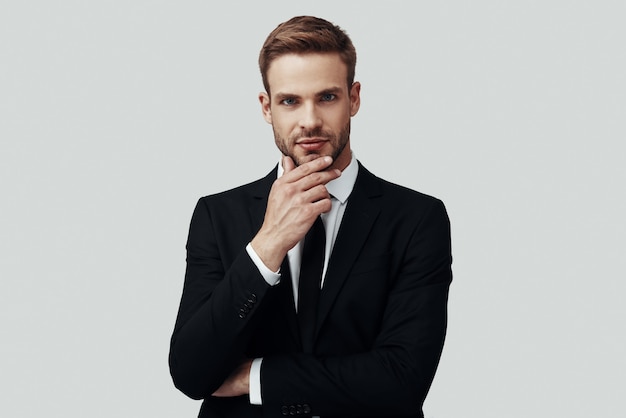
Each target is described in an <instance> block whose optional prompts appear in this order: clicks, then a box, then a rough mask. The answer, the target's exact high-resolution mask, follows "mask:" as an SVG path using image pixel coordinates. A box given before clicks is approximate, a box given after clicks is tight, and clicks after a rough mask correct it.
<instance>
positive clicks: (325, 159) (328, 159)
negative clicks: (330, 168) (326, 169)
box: [324, 155, 333, 163]
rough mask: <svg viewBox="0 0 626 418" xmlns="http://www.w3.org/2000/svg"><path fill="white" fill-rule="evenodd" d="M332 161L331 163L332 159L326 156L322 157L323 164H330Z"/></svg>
mask: <svg viewBox="0 0 626 418" xmlns="http://www.w3.org/2000/svg"><path fill="white" fill-rule="evenodd" d="M332 161H333V159H332V158H330V157H329V156H328V155H327V156H325V157H324V162H325V163H330V162H332Z"/></svg>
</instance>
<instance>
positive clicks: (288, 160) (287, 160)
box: [283, 155, 296, 174]
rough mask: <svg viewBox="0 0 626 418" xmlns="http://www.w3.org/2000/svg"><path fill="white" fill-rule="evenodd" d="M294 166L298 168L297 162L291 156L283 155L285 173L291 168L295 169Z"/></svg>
mask: <svg viewBox="0 0 626 418" xmlns="http://www.w3.org/2000/svg"><path fill="white" fill-rule="evenodd" d="M294 168H296V164H295V163H294V162H293V160H292V159H291V157H288V156H286V155H285V156H283V170H284V173H285V174H287V173H289V172H290V171H291V170H293V169H294Z"/></svg>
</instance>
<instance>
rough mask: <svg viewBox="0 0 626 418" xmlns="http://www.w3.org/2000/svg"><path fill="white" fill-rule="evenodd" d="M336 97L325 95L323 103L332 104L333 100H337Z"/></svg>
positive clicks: (329, 94)
mask: <svg viewBox="0 0 626 418" xmlns="http://www.w3.org/2000/svg"><path fill="white" fill-rule="evenodd" d="M335 97H336V96H335V95H334V94H331V93H328V94H323V95H322V101H323V102H332V101H333V100H335Z"/></svg>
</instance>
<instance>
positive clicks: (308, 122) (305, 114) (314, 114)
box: [300, 103, 322, 129]
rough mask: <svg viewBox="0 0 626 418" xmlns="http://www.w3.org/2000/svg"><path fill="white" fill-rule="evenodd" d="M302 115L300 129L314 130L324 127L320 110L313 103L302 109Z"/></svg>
mask: <svg viewBox="0 0 626 418" xmlns="http://www.w3.org/2000/svg"><path fill="white" fill-rule="evenodd" d="M301 110H302V114H301V115H300V128H302V129H313V128H317V127H319V126H321V125H322V118H321V117H320V114H319V109H317V106H315V104H313V103H307V104H305V105H304V106H302V108H301Z"/></svg>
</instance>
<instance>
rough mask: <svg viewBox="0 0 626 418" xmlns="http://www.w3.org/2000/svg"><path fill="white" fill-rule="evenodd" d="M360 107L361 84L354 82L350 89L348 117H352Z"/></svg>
mask: <svg viewBox="0 0 626 418" xmlns="http://www.w3.org/2000/svg"><path fill="white" fill-rule="evenodd" d="M360 107H361V83H359V82H358V81H355V82H354V83H352V87H350V116H354V115H356V114H357V112H358V111H359V108H360Z"/></svg>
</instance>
